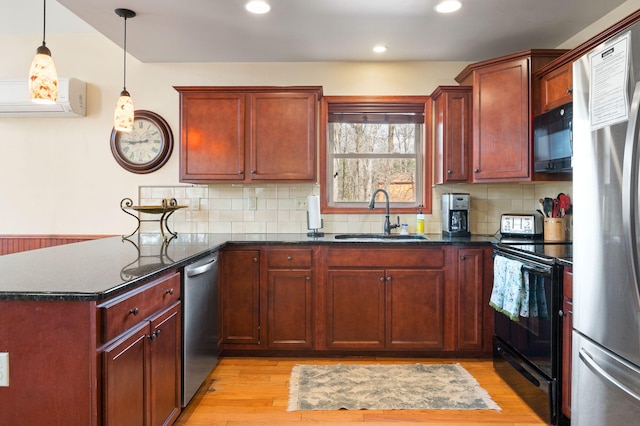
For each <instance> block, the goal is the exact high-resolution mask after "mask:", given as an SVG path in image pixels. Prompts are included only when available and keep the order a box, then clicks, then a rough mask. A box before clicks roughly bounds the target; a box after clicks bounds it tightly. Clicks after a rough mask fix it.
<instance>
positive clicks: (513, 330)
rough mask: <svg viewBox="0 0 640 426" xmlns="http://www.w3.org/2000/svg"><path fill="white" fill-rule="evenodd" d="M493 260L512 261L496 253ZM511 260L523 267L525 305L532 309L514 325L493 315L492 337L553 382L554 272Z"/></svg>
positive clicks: (555, 337)
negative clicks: (527, 300)
mask: <svg viewBox="0 0 640 426" xmlns="http://www.w3.org/2000/svg"><path fill="white" fill-rule="evenodd" d="M496 256H506V257H510V258H512V259H513V258H514V257H513V256H509V255H506V254H504V253H500V252H497V253H496ZM515 260H518V261H520V262H522V263H523V268H522V269H523V272H526V273H527V274H528V283H529V288H528V293H529V302H530V304H535V305H536V306H535V307H534V306H532V307H531V308H530V309H529V312H528V314H526V315H528V316H522V315H520V316H519V317H518V320H517V321H513V320H511V319H510V318H509V317H508V316H506V315H505V314H503V313H500V312H497V311H496V312H495V314H494V320H495V326H494V327H495V335H496V336H497V337H499V338H500V340H502V341H503V342H505V343H506V344H507V345H509V346H510V347H511V348H512V349H513V350H514V351H515V352H517V353H518V354H519V355H520V356H521V357H522V358H524V359H526V360H527V361H528V362H529V363H531V364H533V365H534V366H535V367H536V368H537V369H538V370H540V371H541V372H542V373H544V374H546V375H547V376H548V377H550V378H552V379H553V378H557V375H558V371H557V369H558V366H557V362H556V360H557V356H558V352H557V351H558V332H557V330H559V329H558V315H557V312H558V308H559V306H558V300H559V288H558V287H559V286H558V285H557V279H554V274H555V273H556V272H555V268H554V267H553V266H551V265H545V264H541V263H537V262H533V261H530V260H526V259H523V258H516V259H515Z"/></svg>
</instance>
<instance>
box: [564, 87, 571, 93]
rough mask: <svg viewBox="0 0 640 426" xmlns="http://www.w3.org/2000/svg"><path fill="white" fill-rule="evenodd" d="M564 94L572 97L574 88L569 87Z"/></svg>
mask: <svg viewBox="0 0 640 426" xmlns="http://www.w3.org/2000/svg"><path fill="white" fill-rule="evenodd" d="M564 93H566V94H567V95H570V94H572V93H573V87H569V88H568V89H567V90H566V91H565V92H564Z"/></svg>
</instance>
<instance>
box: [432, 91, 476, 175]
mask: <svg viewBox="0 0 640 426" xmlns="http://www.w3.org/2000/svg"><path fill="white" fill-rule="evenodd" d="M471 91H472V88H471V87H470V86H446V87H439V88H438V89H437V90H436V91H435V92H434V95H432V96H435V97H434V104H435V114H436V126H435V138H436V163H435V180H436V182H435V183H436V184H441V183H450V182H467V181H469V169H470V165H471V160H470V158H471V146H470V144H471V124H472V123H471Z"/></svg>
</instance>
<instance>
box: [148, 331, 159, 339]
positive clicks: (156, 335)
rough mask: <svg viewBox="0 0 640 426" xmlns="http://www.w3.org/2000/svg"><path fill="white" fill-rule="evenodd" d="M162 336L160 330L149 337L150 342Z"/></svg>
mask: <svg viewBox="0 0 640 426" xmlns="http://www.w3.org/2000/svg"><path fill="white" fill-rule="evenodd" d="M159 335H160V330H156V331H154V332H153V333H151V334H150V335H149V339H150V340H156V338H157V337H158V336H159Z"/></svg>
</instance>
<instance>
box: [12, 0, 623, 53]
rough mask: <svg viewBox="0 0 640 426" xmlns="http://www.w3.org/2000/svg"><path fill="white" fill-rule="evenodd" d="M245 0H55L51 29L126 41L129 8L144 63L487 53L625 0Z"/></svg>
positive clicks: (18, 28)
mask: <svg viewBox="0 0 640 426" xmlns="http://www.w3.org/2000/svg"><path fill="white" fill-rule="evenodd" d="M1 1H5V2H8V1H11V8H12V9H15V13H14V12H13V11H12V13H11V14H2V15H4V16H5V17H4V18H0V28H3V30H1V32H3V33H7V32H11V31H13V32H22V33H24V32H28V31H31V32H33V33H36V34H37V33H38V32H40V33H41V32H42V6H43V4H42V2H41V1H40V0H22V1H20V2H15V1H13V0H1ZM246 1H247V0H180V1H177V0H58V3H59V4H57V3H56V2H55V1H54V0H49V2H48V4H47V11H48V14H47V33H48V34H50V33H55V32H66V33H69V32H71V33H73V32H78V33H82V32H93V31H94V29H95V30H97V31H98V32H100V33H102V34H104V35H105V36H106V37H107V38H109V39H110V40H112V41H113V42H114V43H116V44H117V45H119V46H122V44H123V43H122V41H123V32H124V22H123V19H122V18H120V17H118V16H117V15H116V14H115V12H114V10H115V9H116V8H128V9H131V10H133V11H135V12H136V13H137V16H136V17H135V18H131V19H129V20H128V21H127V51H128V52H129V53H130V54H132V55H133V56H134V57H136V58H137V59H138V60H140V61H142V62H309V61H311V62H314V61H480V60H485V59H489V58H492V57H497V56H501V55H505V54H509V53H513V52H518V51H521V50H526V49H531V48H540V49H542V48H555V47H557V46H559V45H560V44H561V43H563V42H565V41H567V40H568V39H570V38H571V37H572V36H574V35H575V34H577V33H578V32H580V31H581V30H582V29H584V28H585V27H587V26H589V25H590V24H592V23H594V22H595V21H597V20H598V19H599V18H601V17H603V16H604V15H606V14H607V13H608V12H610V11H611V10H613V9H615V8H616V7H617V6H619V5H621V4H622V3H624V0H607V1H603V0H560V1H559V0H535V1H534V0H461V1H462V3H463V6H462V9H461V10H460V11H458V12H456V13H453V14H449V15H440V14H438V13H436V12H435V11H434V10H433V8H434V6H435V4H436V0H268V1H269V3H270V4H271V12H269V13H268V14H265V15H252V14H249V13H248V12H246V11H245V9H244V4H245V2H246ZM60 5H63V6H64V7H61V6H60ZM65 8H66V9H65ZM67 9H68V10H67ZM69 11H71V12H72V13H70V12H69ZM76 16H77V17H79V18H80V19H78V18H77V17H76ZM56 20H58V21H56ZM83 21H84V22H83ZM87 24H88V25H87ZM375 44H383V45H385V46H387V48H388V50H387V52H385V53H384V54H375V53H373V52H372V47H373V45H375ZM51 48H52V49H54V47H53V46H51Z"/></svg>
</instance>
